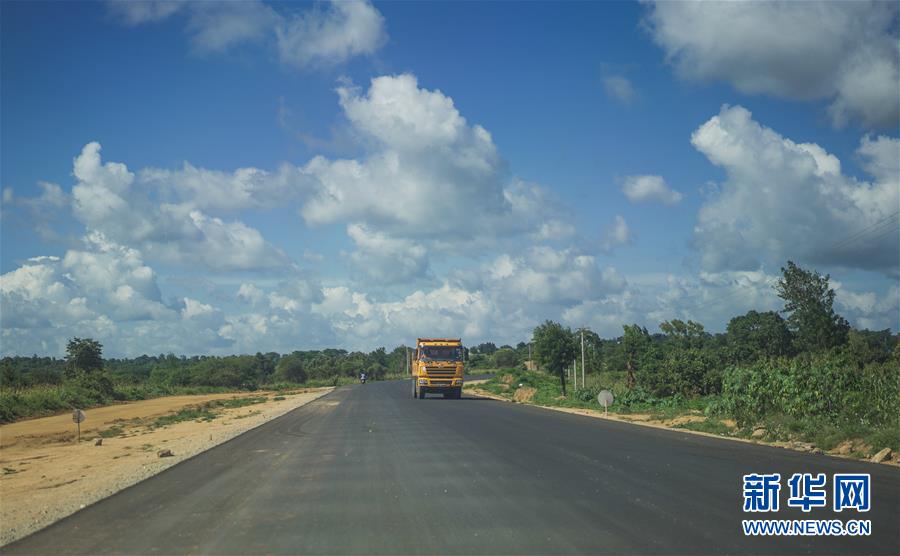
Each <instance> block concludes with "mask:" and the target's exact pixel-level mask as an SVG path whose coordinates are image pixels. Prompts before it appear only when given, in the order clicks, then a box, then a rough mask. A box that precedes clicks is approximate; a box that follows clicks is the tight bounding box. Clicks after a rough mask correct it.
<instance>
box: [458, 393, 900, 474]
mask: <svg viewBox="0 0 900 556" xmlns="http://www.w3.org/2000/svg"><path fill="white" fill-rule="evenodd" d="M473 386H475V387H472V388H469V387H467V388H466V392H468V393H471V394H474V395H476V396H481V397H483V398H490V399H492V400H498V401H503V402H510V403H524V404H527V405H533V406H535V407H540V408H543V409H550V410H553V411H561V412H563V413H573V414H575V415H584V416H587V417H594V418H597V419H608V420H611V421H619V422H622V423H629V424H632V425H638V426H642V427H653V428H657V429H669V430H675V431H678V432H684V433H688V434H697V435H701V436H710V437H714V438H721V439H725V440H732V441H735V442H745V443H748V444H763V445H766V446H774V447H777V448H784V449H786V450H794V451H798V452H807V453H816V454H828V455H829V456H835V457H840V458H846V459H854V460H857V461H858V460H860V459H862V460H864V461H872V460H871V459H869V458H859V457H853V455H852V453H853V452H854V451H856V450H857V449H858V447H857V446H855V445H854V444H853V443H850V442H844V443H841V444H840V445H838V446H837V447H835V449H833V450H829V451H827V452H825V451H823V450H821V449H819V448H816V447H815V446H814V445H813V444H810V443H808V442H783V441H775V442H768V441H765V440H762V439H758V438H741V437H736V436H726V435H722V434H715V433H711V432H703V431H697V430H691V429H689V428H684V425H685V424H690V423H700V422H703V421H706V417H705V416H702V415H692V414H686V415H679V416H677V417H673V418H659V417H657V416H654V415H650V414H644V413H629V414H618V413H609V414H606V412H604V411H603V410H600V409H582V408H573V407H556V406H549V405H540V404H536V403H533V402H531V401H530V399H524V398H523V399H510V398H506V397H503V396H498V395H496V394H494V393H491V392H488V391H486V390H483V389H481V388H477V385H473ZM518 390H523V389H522V388H520V389H518ZM518 390H517V392H518ZM526 397H527V396H526ZM722 423H723V424H724V425H725V426H726V427H728V428H729V429H731V430H735V429H736V428H737V427H736V424H735V423H734V421H731V420H729V419H723V420H722ZM875 463H882V464H887V465H894V466H898V467H900V456H898V454H892V455H891V456H890V459H886V460H883V461H878V462H875Z"/></svg>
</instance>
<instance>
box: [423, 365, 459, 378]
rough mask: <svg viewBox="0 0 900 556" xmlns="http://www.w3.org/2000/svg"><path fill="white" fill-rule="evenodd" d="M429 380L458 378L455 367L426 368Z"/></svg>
mask: <svg viewBox="0 0 900 556" xmlns="http://www.w3.org/2000/svg"><path fill="white" fill-rule="evenodd" d="M425 374H427V375H428V378H453V377H454V376H456V369H455V368H454V367H425Z"/></svg>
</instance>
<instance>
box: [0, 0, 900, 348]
mask: <svg viewBox="0 0 900 556" xmlns="http://www.w3.org/2000/svg"><path fill="white" fill-rule="evenodd" d="M873 21H877V22H880V23H877V24H876V23H872V22H873ZM897 21H898V13H897V8H896V5H895V4H893V3H887V2H885V3H871V4H869V3H862V2H855V3H847V4H842V3H837V2H829V3H823V4H817V3H802V4H801V3H789V4H779V3H762V2H760V3H753V4H732V5H727V4H706V5H703V6H700V5H698V4H676V3H667V4H662V5H656V4H653V3H625V2H616V3H600V2H597V3H564V4H559V3H549V2H547V3H487V2H484V3H480V2H470V3H440V2H436V3H410V2H403V3H401V2H392V3H383V4H381V3H376V4H374V5H373V4H368V3H351V2H344V3H334V4H330V3H317V4H308V3H261V2H235V3H180V2H175V3H155V2H149V3H128V4H117V3H78V2H73V3H4V4H2V14H0V25H2V39H0V40H2V57H0V71H2V81H3V87H2V90H0V101H2V102H0V111H2V114H0V116H2V118H0V122H2V123H0V145H2V166H0V174H2V175H0V187H2V188H3V208H2V219H0V226H2V254H0V273H2V274H3V276H2V289H3V298H2V302H3V305H2V310H3V312H2V319H3V323H2V325H3V332H2V340H3V342H2V343H3V345H2V351H3V352H4V353H20V354H31V353H48V354H59V353H61V351H62V346H63V345H64V341H65V339H66V338H67V337H68V336H72V335H93V336H95V337H98V338H99V339H101V341H103V342H104V344H105V345H106V346H107V352H109V353H111V354H127V355H136V354H139V353H144V352H148V353H159V352H168V351H172V352H175V353H231V352H255V351H267V350H278V351H290V350H293V349H304V348H313V347H320V346H325V345H338V346H343V347H348V348H360V349H372V348H374V347H376V346H379V345H388V346H392V345H396V344H398V343H401V342H404V341H406V342H408V341H410V340H411V339H412V338H414V337H415V336H416V335H423V334H425V335H427V334H432V333H438V334H449V335H461V336H463V337H464V339H465V340H466V341H467V342H470V343H475V342H480V341H484V340H493V341H495V342H510V343H515V342H517V341H520V340H526V339H527V338H528V337H529V335H530V329H531V328H532V327H533V326H534V325H535V324H536V323H539V322H541V321H542V320H544V319H547V318H550V319H554V320H561V321H563V322H565V323H566V324H569V325H571V326H582V325H586V326H590V327H592V328H593V329H595V330H597V331H598V332H600V333H601V334H603V335H617V334H618V333H619V332H620V331H621V325H622V324H625V323H629V322H639V323H641V324H644V325H646V326H648V327H650V328H651V329H655V328H656V327H657V325H658V324H659V322H661V321H662V320H666V319H670V318H685V319H686V318H692V319H695V320H699V321H700V322H703V323H704V324H705V325H706V326H707V328H708V329H710V330H713V331H718V330H722V329H723V328H724V326H725V324H726V323H727V321H728V319H729V318H730V317H731V316H734V315H737V314H741V313H743V312H745V311H747V310H749V309H778V308H779V307H780V303H779V300H778V299H777V298H776V297H775V296H774V294H773V293H772V290H771V284H772V281H773V280H774V279H776V278H777V274H778V267H779V265H780V264H783V263H784V261H785V260H787V259H788V258H791V259H793V260H796V261H797V262H798V263H800V264H802V265H805V266H809V267H813V268H816V269H818V270H820V271H822V272H823V273H824V272H829V273H831V274H832V277H833V279H834V280H835V285H836V286H837V289H838V302H837V309H838V311H839V312H841V313H842V314H844V315H845V316H847V317H848V318H849V319H850V320H851V322H852V323H853V324H855V325H856V326H859V327H869V328H885V327H892V328H894V329H895V330H896V329H897V327H898V325H900V322H898V321H900V318H898V313H900V287H898V283H897V277H898V258H900V255H898V252H900V243H898V242H900V232H898V227H897V212H898V211H900V200H898V195H900V193H898V190H900V184H898V177H897V175H898V170H897V166H898V159H900V146H898V145H900V143H898V139H897V135H898V111H900V108H898V106H897V104H898V101H897V99H898V95H900V91H898V87H900V85H898V77H897V67H898V59H897V58H898V55H897V50H896V48H895V47H894V46H895V44H896V41H897V35H896V34H897V28H898V25H897ZM763 22H765V24H763ZM810 22H819V24H812V23H810ZM785 37H787V38H785ZM823 44H827V45H833V46H828V47H823V46H822V45H823ZM94 142H96V144H94ZM101 146H102V147H101ZM129 176H130V177H129ZM423 327H424V328H427V330H426V329H423Z"/></svg>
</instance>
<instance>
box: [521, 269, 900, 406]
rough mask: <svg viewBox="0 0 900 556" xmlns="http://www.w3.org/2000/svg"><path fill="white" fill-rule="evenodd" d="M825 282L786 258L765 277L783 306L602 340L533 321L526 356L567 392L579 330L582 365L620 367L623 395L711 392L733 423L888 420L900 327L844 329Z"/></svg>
mask: <svg viewBox="0 0 900 556" xmlns="http://www.w3.org/2000/svg"><path fill="white" fill-rule="evenodd" d="M829 281H830V276H828V275H824V276H823V275H821V274H819V273H818V272H816V271H811V270H806V269H803V268H801V267H799V266H797V265H796V264H795V263H793V262H792V261H788V263H787V266H786V267H784V268H782V269H781V277H780V279H779V280H778V281H777V283H776V284H775V285H774V289H775V292H776V294H777V295H778V296H779V297H780V298H781V299H782V300H783V301H784V309H783V310H782V311H780V312H775V311H763V312H759V311H749V312H747V313H746V314H743V315H740V316H736V317H734V318H732V319H731V320H730V321H729V323H728V325H727V327H726V330H725V332H724V333H718V334H712V333H710V332H708V331H706V329H705V328H704V326H703V325H702V324H700V323H698V322H694V321H692V320H688V321H682V320H679V319H672V320H669V321H665V322H662V323H660V331H661V332H660V333H656V334H651V333H649V332H648V330H647V329H646V328H645V327H643V326H641V325H638V324H629V325H624V326H623V334H622V336H620V337H618V338H615V339H612V340H605V339H602V338H600V337H599V336H597V335H596V334H594V333H593V332H591V331H590V330H584V331H582V330H571V329H570V328H568V327H564V326H563V325H561V324H559V323H556V322H552V321H547V322H545V323H543V324H541V325H540V326H538V327H536V328H535V329H534V335H533V344H534V351H535V358H536V360H537V361H538V363H539V364H540V365H541V366H542V367H543V368H544V369H545V370H547V371H550V372H552V373H553V374H555V375H557V376H558V377H559V381H560V388H561V390H562V392H563V395H566V376H567V373H566V370H567V368H569V367H571V365H572V362H573V360H575V359H576V358H577V359H578V360H579V361H580V355H581V346H580V340H581V334H582V332H583V334H584V342H585V359H586V365H585V367H586V370H587V371H588V372H591V371H595V372H596V371H623V372H624V373H625V382H626V387H627V388H626V391H625V392H623V395H624V396H625V397H626V400H648V399H671V398H673V397H674V398H691V397H697V396H720V399H719V400H718V403H719V404H720V405H721V407H718V408H713V409H716V410H720V411H722V412H724V413H727V414H729V415H731V416H733V417H735V418H736V419H737V420H738V421H739V422H752V421H753V420H757V419H760V418H762V417H763V416H765V415H769V414H773V413H779V414H784V415H791V416H795V417H802V416H808V415H816V416H822V417H829V418H838V417H841V418H847V419H852V420H855V421H857V422H863V423H864V424H873V423H880V424H884V423H887V422H893V421H897V420H898V419H900V334H892V333H891V330H890V329H885V330H877V331H872V330H856V329H854V328H852V327H851V326H850V325H849V324H848V322H847V321H846V319H844V318H843V317H841V316H840V315H839V314H837V313H836V312H835V310H834V298H835V292H834V289H833V288H831V287H830V284H829ZM782 315H784V316H782Z"/></svg>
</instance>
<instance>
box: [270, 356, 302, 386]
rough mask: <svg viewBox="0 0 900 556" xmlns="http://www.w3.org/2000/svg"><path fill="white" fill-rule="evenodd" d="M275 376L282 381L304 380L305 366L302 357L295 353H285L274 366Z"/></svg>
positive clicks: (299, 381) (300, 381) (298, 381)
mask: <svg viewBox="0 0 900 556" xmlns="http://www.w3.org/2000/svg"><path fill="white" fill-rule="evenodd" d="M275 377H276V378H277V379H278V380H281V381H284V382H296V383H303V382H306V379H307V376H306V368H305V367H304V365H303V359H302V358H301V357H299V356H297V355H287V356H285V357H282V358H281V359H280V360H279V361H278V365H276V366H275Z"/></svg>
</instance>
